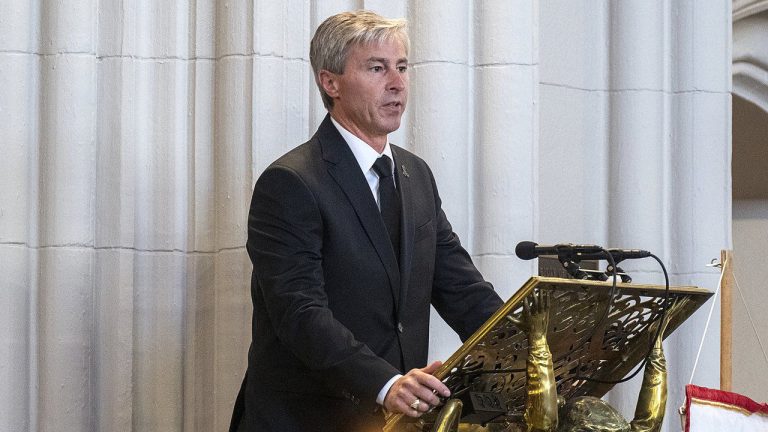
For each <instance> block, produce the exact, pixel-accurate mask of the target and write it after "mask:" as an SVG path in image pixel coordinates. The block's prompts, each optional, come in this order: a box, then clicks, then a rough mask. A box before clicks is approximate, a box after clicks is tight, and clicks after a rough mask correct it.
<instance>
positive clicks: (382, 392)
mask: <svg viewBox="0 0 768 432" xmlns="http://www.w3.org/2000/svg"><path fill="white" fill-rule="evenodd" d="M402 377H403V376H402V375H400V374H397V375H395V376H393V377H392V378H390V379H389V381H387V383H386V384H384V387H382V388H381V390H379V394H378V395H377V396H376V403H377V404H379V405H381V406H384V399H386V397H387V393H389V389H390V388H392V385H393V384H394V383H395V381H397V380H399V379H400V378H402Z"/></svg>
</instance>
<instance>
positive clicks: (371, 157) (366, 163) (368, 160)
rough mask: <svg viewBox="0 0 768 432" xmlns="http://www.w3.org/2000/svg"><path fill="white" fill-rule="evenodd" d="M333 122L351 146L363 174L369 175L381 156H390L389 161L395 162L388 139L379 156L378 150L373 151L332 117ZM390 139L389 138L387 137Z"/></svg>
mask: <svg viewBox="0 0 768 432" xmlns="http://www.w3.org/2000/svg"><path fill="white" fill-rule="evenodd" d="M331 122H333V125H334V126H336V129H338V131H339V133H340V134H341V137H342V138H344V141H346V142H347V145H348V146H349V149H350V150H352V154H353V155H355V160H357V164H358V165H360V169H361V170H362V171H363V173H367V172H368V171H370V169H371V167H372V166H373V163H374V162H376V159H378V158H379V157H381V155H387V156H389V159H390V160H392V161H394V160H395V158H393V157H392V148H391V147H390V146H389V139H387V143H386V144H385V145H384V151H383V152H381V154H379V153H378V152H377V151H376V150H374V149H373V147H371V146H369V145H368V144H367V143H366V142H365V141H363V140H361V139H360V138H358V137H356V136H355V135H354V134H353V133H352V132H350V131H348V130H346V129H345V128H344V126H342V125H341V124H339V122H337V121H336V120H335V119H334V118H333V117H331ZM387 138H389V137H387ZM394 168H395V166H394V163H393V164H392V172H393V174H394Z"/></svg>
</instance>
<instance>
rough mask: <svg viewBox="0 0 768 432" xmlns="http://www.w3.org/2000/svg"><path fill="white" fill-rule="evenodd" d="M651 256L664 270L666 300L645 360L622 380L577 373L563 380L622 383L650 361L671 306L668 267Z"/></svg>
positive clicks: (658, 316) (658, 317)
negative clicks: (604, 378)
mask: <svg viewBox="0 0 768 432" xmlns="http://www.w3.org/2000/svg"><path fill="white" fill-rule="evenodd" d="M650 257H651V258H653V259H655V260H656V262H658V263H659V265H660V266H661V270H662V271H663V272H664V300H663V302H662V304H661V312H660V313H659V314H658V315H657V318H656V319H660V320H661V321H660V322H659V326H658V328H657V329H656V332H655V333H654V335H653V338H652V339H651V341H650V344H649V346H648V351H647V352H646V353H645V356H644V357H643V361H642V362H640V364H639V365H638V366H637V369H635V371H634V372H632V373H631V374H630V375H628V376H626V377H624V378H622V379H620V380H601V379H598V378H591V377H585V376H579V375H576V376H573V377H570V378H567V379H565V380H563V381H564V382H565V381H570V380H574V379H576V380H583V381H589V382H595V383H599V384H621V383H624V382H627V381H629V380H631V379H632V378H634V377H635V376H636V375H637V374H638V373H639V372H640V370H642V369H644V368H645V364H646V363H647V362H648V357H650V356H651V353H652V351H653V346H654V344H655V343H656V340H657V339H658V338H659V335H660V333H661V329H662V328H663V327H664V325H663V324H664V320H665V319H666V316H667V309H668V308H669V275H668V274H667V269H666V267H664V263H663V262H662V261H661V259H659V257H657V256H656V255H654V254H651V255H650ZM611 261H613V258H611ZM615 267H616V266H615V265H614V268H615ZM616 277H617V276H614V279H613V283H614V287H615V286H616ZM612 302H613V299H612V300H611V303H612ZM611 303H609V307H610V305H611ZM605 317H607V313H606V315H605V316H604V317H603V318H605ZM653 321H655V319H654V320H652V321H651V322H653ZM598 327H599V326H598V325H596V326H595V328H594V329H593V330H592V335H590V339H591V337H592V336H593V335H594V334H595V331H596V330H597V328H598Z"/></svg>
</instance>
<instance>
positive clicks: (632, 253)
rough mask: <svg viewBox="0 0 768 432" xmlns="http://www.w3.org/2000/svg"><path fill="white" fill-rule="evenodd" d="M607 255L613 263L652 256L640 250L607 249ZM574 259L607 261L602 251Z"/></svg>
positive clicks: (582, 254) (581, 255) (581, 254)
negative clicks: (608, 254)
mask: <svg viewBox="0 0 768 432" xmlns="http://www.w3.org/2000/svg"><path fill="white" fill-rule="evenodd" d="M608 253H610V254H611V256H612V257H613V261H614V262H616V263H618V262H620V261H624V260H628V259H640V258H648V257H649V256H651V255H652V254H651V253H650V252H648V251H644V250H640V249H608ZM574 258H576V259H578V260H608V256H606V255H605V252H603V251H601V252H597V253H579V254H577V255H576V256H574Z"/></svg>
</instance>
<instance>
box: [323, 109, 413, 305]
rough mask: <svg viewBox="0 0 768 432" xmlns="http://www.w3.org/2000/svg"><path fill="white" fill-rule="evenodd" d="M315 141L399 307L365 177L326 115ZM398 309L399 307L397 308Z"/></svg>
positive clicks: (393, 270) (395, 275) (387, 245)
mask: <svg viewBox="0 0 768 432" xmlns="http://www.w3.org/2000/svg"><path fill="white" fill-rule="evenodd" d="M317 138H318V140H319V141H320V146H321V148H322V153H323V159H325V160H326V162H328V173H329V174H330V175H331V177H332V178H333V179H334V180H335V181H336V183H337V184H338V185H339V187H340V188H341V189H342V191H344V194H345V195H346V196H347V199H348V200H349V202H350V204H351V205H352V208H354V210H355V213H356V214H357V217H358V219H359V220H360V224H361V225H362V226H363V229H364V230H365V232H366V234H367V236H368V239H369V240H370V241H371V243H372V244H373V247H374V249H375V250H376V253H377V254H378V256H379V259H380V260H381V262H382V263H383V264H384V269H385V270H386V272H387V275H388V276H389V282H390V283H389V285H390V288H391V290H392V296H393V298H394V300H395V307H398V305H399V304H400V272H399V271H398V265H397V259H396V258H395V254H394V253H393V251H392V243H391V242H390V241H389V235H388V234H387V230H386V228H385V227H384V222H383V221H382V219H381V213H379V209H378V207H377V206H376V201H375V200H374V199H373V197H372V196H371V189H370V187H369V186H368V182H367V181H366V180H365V176H364V175H363V173H362V172H361V171H360V165H358V164H357V160H356V159H355V156H354V154H352V151H351V150H350V149H349V146H347V143H346V142H345V141H344V139H343V138H342V137H341V135H340V134H339V131H338V130H336V127H335V126H334V125H333V123H331V119H330V116H326V118H325V120H323V123H322V124H321V125H320V128H318V130H317ZM398 309H399V308H398Z"/></svg>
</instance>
